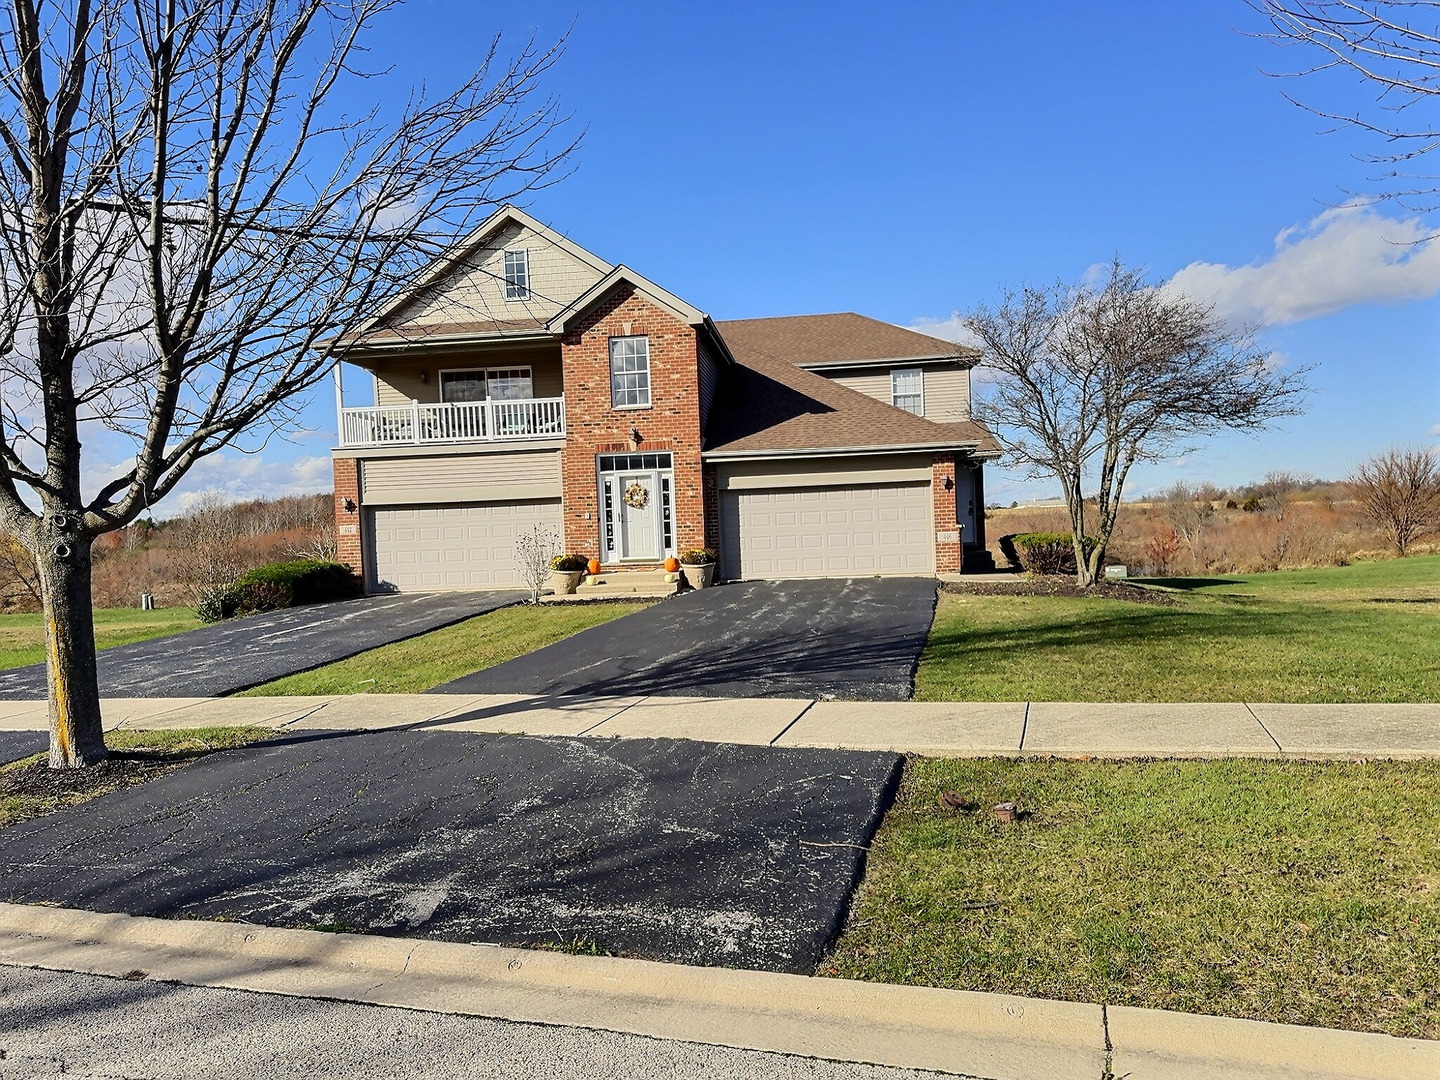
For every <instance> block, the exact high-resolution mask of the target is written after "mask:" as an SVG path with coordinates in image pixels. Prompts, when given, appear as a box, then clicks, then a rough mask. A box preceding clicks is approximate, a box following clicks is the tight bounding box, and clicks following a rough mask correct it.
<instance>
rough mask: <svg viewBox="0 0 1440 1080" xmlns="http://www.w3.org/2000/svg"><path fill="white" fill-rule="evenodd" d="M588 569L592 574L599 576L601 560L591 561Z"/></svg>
mask: <svg viewBox="0 0 1440 1080" xmlns="http://www.w3.org/2000/svg"><path fill="white" fill-rule="evenodd" d="M586 569H588V570H589V571H590V573H591V574H598V573H600V560H599V559H591V560H590V562H589V565H588V566H587V567H586Z"/></svg>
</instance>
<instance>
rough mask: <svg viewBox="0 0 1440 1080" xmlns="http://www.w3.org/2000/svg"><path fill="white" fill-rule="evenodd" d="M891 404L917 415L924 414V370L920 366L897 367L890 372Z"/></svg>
mask: <svg viewBox="0 0 1440 1080" xmlns="http://www.w3.org/2000/svg"><path fill="white" fill-rule="evenodd" d="M890 404H891V405H894V406H895V407H896V408H897V409H904V410H905V411H906V412H908V413H914V414H915V415H916V416H924V415H925V374H924V372H922V371H921V370H920V369H919V368H896V369H895V370H894V371H892V372H890Z"/></svg>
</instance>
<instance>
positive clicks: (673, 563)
mask: <svg viewBox="0 0 1440 1080" xmlns="http://www.w3.org/2000/svg"><path fill="white" fill-rule="evenodd" d="M679 569H680V560H679V559H677V558H675V556H674V555H671V556H670V557H669V558H668V559H666V560H665V572H666V573H667V574H673V573H675V572H676V571H677V570H679Z"/></svg>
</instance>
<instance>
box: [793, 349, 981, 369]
mask: <svg viewBox="0 0 1440 1080" xmlns="http://www.w3.org/2000/svg"><path fill="white" fill-rule="evenodd" d="M979 362H980V358H979V357H978V356H970V355H968V354H966V353H945V354H940V353H934V354H930V355H926V356H891V357H881V358H880V359H876V360H822V361H819V362H816V363H809V364H806V363H801V362H800V361H798V360H796V361H793V363H794V364H795V366H796V367H798V368H800V369H801V370H802V371H829V370H832V369H835V368H871V367H875V368H888V367H918V366H920V365H922V364H951V363H960V364H968V365H969V366H971V367H973V366H975V365H976V364H978V363H979Z"/></svg>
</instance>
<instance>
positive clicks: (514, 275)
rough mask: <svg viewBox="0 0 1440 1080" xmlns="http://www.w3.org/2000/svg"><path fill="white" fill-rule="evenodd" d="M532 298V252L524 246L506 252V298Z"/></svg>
mask: <svg viewBox="0 0 1440 1080" xmlns="http://www.w3.org/2000/svg"><path fill="white" fill-rule="evenodd" d="M529 298H530V252H529V251H527V250H525V249H524V248H521V249H519V250H518V251H507V252H505V299H506V300H528V299H529Z"/></svg>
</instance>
